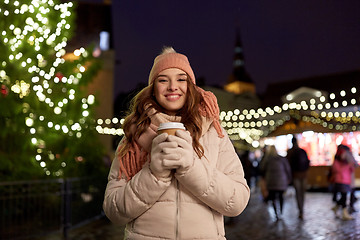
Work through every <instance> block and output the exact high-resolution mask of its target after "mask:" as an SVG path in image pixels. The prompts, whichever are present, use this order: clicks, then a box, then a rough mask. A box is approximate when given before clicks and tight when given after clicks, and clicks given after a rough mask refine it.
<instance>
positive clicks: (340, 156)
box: [330, 144, 354, 220]
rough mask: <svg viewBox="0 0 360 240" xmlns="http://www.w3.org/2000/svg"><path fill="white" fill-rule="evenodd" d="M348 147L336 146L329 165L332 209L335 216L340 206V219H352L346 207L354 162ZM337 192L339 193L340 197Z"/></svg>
mask: <svg viewBox="0 0 360 240" xmlns="http://www.w3.org/2000/svg"><path fill="white" fill-rule="evenodd" d="M347 149H348V147H347V146H345V145H342V144H340V145H339V146H338V148H337V151H336V154H335V158H334V162H333V165H332V166H331V177H330V181H331V182H333V183H334V187H333V201H334V202H335V206H334V207H332V210H333V211H334V213H335V216H337V212H338V210H339V209H340V207H341V208H342V219H343V220H352V219H353V217H352V216H351V215H350V214H349V211H348V208H347V194H348V193H349V192H350V191H351V183H352V175H353V171H354V164H353V163H351V162H350V161H351V160H350V159H349V154H348V152H347V151H348V150H347ZM338 194H340V195H341V197H340V199H339V198H338Z"/></svg>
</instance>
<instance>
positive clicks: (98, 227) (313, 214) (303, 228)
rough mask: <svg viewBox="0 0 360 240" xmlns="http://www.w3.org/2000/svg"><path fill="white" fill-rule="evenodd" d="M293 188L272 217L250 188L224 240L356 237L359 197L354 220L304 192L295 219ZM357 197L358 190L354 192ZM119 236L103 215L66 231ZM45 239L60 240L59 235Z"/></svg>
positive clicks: (104, 239)
mask: <svg viewBox="0 0 360 240" xmlns="http://www.w3.org/2000/svg"><path fill="white" fill-rule="evenodd" d="M294 194H295V193H294V190H293V189H292V188H289V189H288V191H287V192H286V194H285V203H284V212H283V215H282V218H281V219H280V220H277V219H276V218H275V215H274V212H273V209H272V207H271V204H270V203H268V204H266V203H264V202H263V200H262V198H261V196H260V195H259V193H258V191H257V190H253V191H252V195H251V199H250V202H249V205H248V206H247V208H246V209H245V211H244V212H243V213H242V214H241V215H240V216H238V217H235V218H225V222H226V224H225V231H226V238H227V239H228V240H263V239H266V240H275V239H276V240H285V239H286V240H295V239H296V240H307V239H315V240H343V239H346V240H348V239H349V240H350V239H360V200H359V201H357V202H356V204H355V207H356V209H358V210H359V211H357V212H355V213H353V214H352V216H353V217H354V220H349V221H344V220H342V219H341V218H339V217H335V215H334V212H333V211H332V210H331V207H332V206H333V203H332V196H331V194H330V193H328V192H307V193H306V200H305V210H304V219H302V220H301V219H299V218H298V211H297V207H296V201H295V195H294ZM356 194H357V197H360V191H357V192H356ZM122 238H123V228H122V227H119V226H116V225H114V224H112V223H110V222H109V221H108V220H107V219H106V218H102V219H99V220H97V221H94V222H92V223H90V224H88V225H85V226H83V227H80V228H78V229H74V230H72V231H71V232H70V235H69V239H71V240H75V239H76V240H93V239H101V240H115V239H122ZM46 239H51V240H60V239H61V238H60V237H56V236H53V237H51V238H50V237H48V238H46Z"/></svg>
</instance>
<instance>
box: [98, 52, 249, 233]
mask: <svg viewBox="0 0 360 240" xmlns="http://www.w3.org/2000/svg"><path fill="white" fill-rule="evenodd" d="M148 83H149V85H148V86H147V87H145V88H144V89H143V90H142V91H140V92H139V93H138V94H137V95H136V96H135V98H134V99H133V105H132V106H133V107H132V109H131V113H130V114H129V115H128V116H127V117H126V118H125V122H124V124H123V129H124V132H125V137H124V138H123V139H122V141H121V142H120V143H119V146H118V149H117V153H116V154H117V155H116V158H115V159H114V161H113V162H112V166H111V169H110V173H109V178H108V179H109V181H108V185H107V187H106V192H105V199H104V205H103V208H104V211H105V214H106V215H107V216H108V218H109V219H110V220H111V221H113V222H115V223H118V224H122V225H125V224H126V227H125V239H149V240H150V239H225V230H224V222H223V216H230V217H232V216H237V215H239V214H240V213H241V212H242V211H243V210H244V208H245V207H246V205H247V203H248V200H249V197H250V190H249V187H248V185H247V183H246V180H245V178H244V171H243V168H242V165H241V162H240V160H239V158H238V156H237V154H236V152H235V149H234V146H233V145H232V143H231V141H230V139H229V137H228V135H227V133H226V131H225V130H224V129H223V128H222V127H221V125H220V123H219V107H218V105H217V101H216V98H215V96H214V95H213V94H212V93H211V92H207V91H204V90H203V89H201V88H199V87H198V86H196V84H195V76H194V73H193V70H192V69H191V67H190V64H189V61H188V58H187V57H186V56H185V55H183V54H180V53H177V52H175V50H174V49H173V48H165V49H164V50H163V52H162V53H161V54H160V55H159V56H157V57H156V58H155V60H154V64H153V66H152V69H151V71H150V76H149V82H148ZM163 122H181V123H183V124H184V126H185V127H186V131H184V130H177V131H176V133H175V134H176V135H175V136H174V135H169V134H167V133H162V134H157V133H156V132H157V129H158V127H159V124H160V123H163Z"/></svg>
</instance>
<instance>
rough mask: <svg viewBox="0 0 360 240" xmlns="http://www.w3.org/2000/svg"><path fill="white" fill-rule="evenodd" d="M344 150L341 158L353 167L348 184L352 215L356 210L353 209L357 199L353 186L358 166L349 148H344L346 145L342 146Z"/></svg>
mask: <svg viewBox="0 0 360 240" xmlns="http://www.w3.org/2000/svg"><path fill="white" fill-rule="evenodd" d="M342 146H344V148H345V153H344V154H343V158H344V159H345V160H346V161H347V162H348V163H349V164H351V165H353V166H354V170H353V171H352V174H351V184H350V188H351V190H350V200H349V213H350V214H351V213H354V212H356V209H355V207H354V204H355V202H356V201H357V197H356V195H355V191H356V186H355V168H357V167H358V166H359V165H358V163H357V161H356V160H355V158H354V155H353V154H352V152H351V149H350V147H348V146H346V145H342Z"/></svg>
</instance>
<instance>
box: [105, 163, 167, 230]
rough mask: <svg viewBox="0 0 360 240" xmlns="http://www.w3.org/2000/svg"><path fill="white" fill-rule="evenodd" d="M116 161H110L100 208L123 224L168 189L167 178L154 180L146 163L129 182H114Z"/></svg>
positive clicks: (112, 218) (117, 167)
mask: <svg viewBox="0 0 360 240" xmlns="http://www.w3.org/2000/svg"><path fill="white" fill-rule="evenodd" d="M118 175H119V160H118V159H117V158H116V157H115V159H114V160H113V162H112V165H111V169H110V172H109V177H108V184H107V186H106V190H105V197H104V202H103V209H104V212H105V214H106V216H107V217H108V218H109V219H110V220H111V221H112V222H114V223H117V224H120V225H125V224H126V223H128V222H130V221H132V220H133V219H134V218H136V217H138V216H139V215H141V214H142V213H144V212H145V211H146V210H147V209H149V208H150V207H151V206H152V205H153V204H154V203H155V202H156V201H157V200H158V199H159V197H160V196H161V195H162V194H163V193H164V192H165V191H166V189H167V188H168V187H169V186H170V183H171V177H169V178H166V179H165V178H163V179H159V180H157V178H156V177H155V176H154V175H152V173H151V171H150V168H149V164H148V162H147V163H146V164H145V165H144V166H143V168H142V170H140V171H139V172H138V173H137V174H136V175H135V176H133V177H132V178H131V180H129V181H126V179H125V178H121V179H118Z"/></svg>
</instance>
